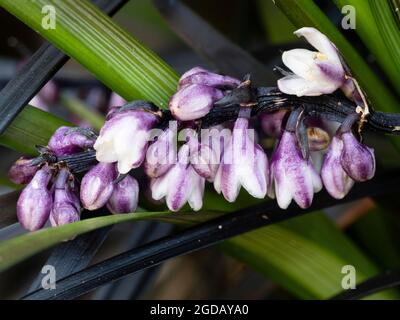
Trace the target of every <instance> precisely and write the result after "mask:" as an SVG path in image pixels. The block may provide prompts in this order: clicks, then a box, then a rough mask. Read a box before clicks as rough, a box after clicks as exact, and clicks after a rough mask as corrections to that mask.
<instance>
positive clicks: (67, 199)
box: [50, 169, 81, 227]
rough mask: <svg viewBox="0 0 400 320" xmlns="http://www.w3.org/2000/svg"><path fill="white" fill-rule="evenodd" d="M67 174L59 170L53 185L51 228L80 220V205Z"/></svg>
mask: <svg viewBox="0 0 400 320" xmlns="http://www.w3.org/2000/svg"><path fill="white" fill-rule="evenodd" d="M68 178H69V172H68V170H66V169H61V170H60V172H59V173H58V176H57V178H56V182H55V185H54V202H53V208H52V210H51V213H50V222H51V225H52V226H53V227H56V226H61V225H64V224H68V223H73V222H76V221H79V220H80V213H81V205H80V202H79V198H78V196H77V195H76V194H75V192H74V191H73V188H72V186H70V184H69V182H68Z"/></svg>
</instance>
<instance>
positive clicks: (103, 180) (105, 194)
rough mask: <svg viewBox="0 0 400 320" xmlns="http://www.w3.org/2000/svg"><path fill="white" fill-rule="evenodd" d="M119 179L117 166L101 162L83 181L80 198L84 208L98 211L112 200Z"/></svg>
mask: <svg viewBox="0 0 400 320" xmlns="http://www.w3.org/2000/svg"><path fill="white" fill-rule="evenodd" d="M116 178H117V171H116V170H115V165H114V164H112V163H103V162H100V163H99V164H97V165H96V166H94V167H93V168H92V169H90V170H89V171H88V172H87V173H86V174H85V176H84V177H83V179H82V182H81V190H80V197H81V202H82V205H83V207H84V208H86V209H88V210H97V209H99V208H101V207H103V206H104V205H105V204H106V203H107V201H108V200H109V199H110V197H111V194H112V192H113V190H114V184H113V182H114V180H115V179H116Z"/></svg>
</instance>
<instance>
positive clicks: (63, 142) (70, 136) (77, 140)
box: [48, 127, 95, 156]
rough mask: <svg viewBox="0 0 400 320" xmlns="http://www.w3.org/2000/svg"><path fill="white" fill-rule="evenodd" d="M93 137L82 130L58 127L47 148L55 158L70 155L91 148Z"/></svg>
mask: <svg viewBox="0 0 400 320" xmlns="http://www.w3.org/2000/svg"><path fill="white" fill-rule="evenodd" d="M94 139H95V135H94V134H89V131H87V130H85V129H82V128H73V127H60V128H58V129H57V130H56V132H55V133H54V134H53V135H52V137H51V138H50V140H49V143H48V147H49V149H50V150H51V151H53V152H54V154H55V155H56V156H63V155H70V154H73V153H76V152H80V151H83V150H84V149H87V148H91V147H92V146H93V144H94Z"/></svg>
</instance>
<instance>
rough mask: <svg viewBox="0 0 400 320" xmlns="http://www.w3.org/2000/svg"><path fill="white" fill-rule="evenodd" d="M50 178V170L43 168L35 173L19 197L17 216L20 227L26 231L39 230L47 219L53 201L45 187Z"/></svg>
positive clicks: (46, 167)
mask: <svg viewBox="0 0 400 320" xmlns="http://www.w3.org/2000/svg"><path fill="white" fill-rule="evenodd" d="M51 176H52V174H51V171H50V168H49V167H48V166H44V167H43V168H42V169H40V170H38V171H37V172H36V174H35V176H34V177H33V179H32V180H31V182H30V183H29V184H28V185H27V186H26V187H25V188H24V190H23V191H22V192H21V195H20V196H19V199H18V202H17V216H18V220H19V222H20V223H21V225H22V226H23V227H24V228H25V229H27V230H30V231H35V230H39V229H40V228H42V227H43V226H44V225H45V223H46V221H47V219H48V218H49V215H50V210H51V206H52V203H53V199H52V195H51V193H50V191H49V189H48V188H47V186H48V184H49V181H50V179H51Z"/></svg>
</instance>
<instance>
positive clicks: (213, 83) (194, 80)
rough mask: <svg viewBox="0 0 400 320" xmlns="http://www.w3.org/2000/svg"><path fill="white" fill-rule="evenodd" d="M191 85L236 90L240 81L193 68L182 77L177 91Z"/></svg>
mask: <svg viewBox="0 0 400 320" xmlns="http://www.w3.org/2000/svg"><path fill="white" fill-rule="evenodd" d="M191 84H202V85H206V86H209V87H214V88H218V89H224V88H236V87H237V86H238V85H239V84H240V81H239V80H238V79H235V78H232V77H229V76H222V75H220V74H216V73H213V72H210V71H208V70H205V69H202V68H199V67H195V68H193V69H191V70H189V71H187V72H185V73H184V74H183V75H182V77H181V78H180V80H179V88H178V89H181V88H183V87H185V86H187V85H191Z"/></svg>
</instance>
